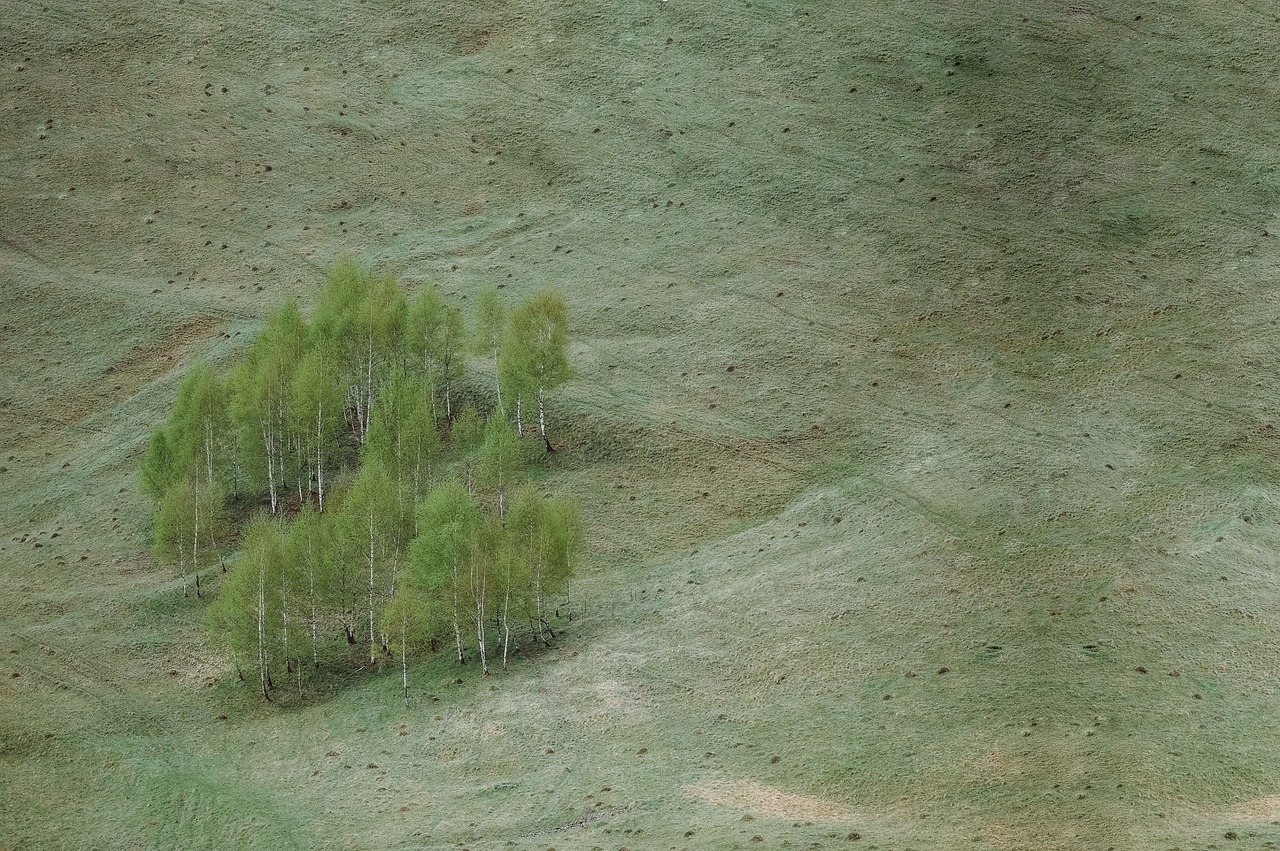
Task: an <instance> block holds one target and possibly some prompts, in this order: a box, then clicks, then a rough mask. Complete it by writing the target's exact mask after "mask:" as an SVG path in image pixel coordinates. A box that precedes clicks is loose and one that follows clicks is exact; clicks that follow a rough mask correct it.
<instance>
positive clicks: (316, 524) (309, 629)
mask: <svg viewBox="0 0 1280 851" xmlns="http://www.w3.org/2000/svg"><path fill="white" fill-rule="evenodd" d="M286 546H287V558H288V561H289V563H290V564H291V565H292V566H293V568H294V570H295V572H296V577H297V578H296V580H295V582H296V586H297V591H298V599H299V600H300V602H301V605H300V607H299V608H300V614H301V616H302V618H303V620H304V629H305V633H306V635H307V636H308V638H309V639H310V645H311V664H312V667H315V668H319V667H320V625H321V622H322V620H323V618H324V615H325V612H326V611H327V610H328V609H330V608H332V607H336V605H340V602H341V600H340V598H339V597H338V595H337V594H336V593H335V591H336V588H335V585H336V583H335V581H334V575H333V553H334V549H335V547H334V539H333V525H332V524H331V523H329V522H326V520H325V519H324V518H323V517H321V515H320V514H319V513H317V512H316V511H315V510H314V509H313V508H312V507H311V506H310V505H304V506H303V507H302V510H301V511H300V512H298V516H297V518H296V519H295V520H294V521H293V523H292V524H290V526H289V535H288V541H287V544H286Z"/></svg>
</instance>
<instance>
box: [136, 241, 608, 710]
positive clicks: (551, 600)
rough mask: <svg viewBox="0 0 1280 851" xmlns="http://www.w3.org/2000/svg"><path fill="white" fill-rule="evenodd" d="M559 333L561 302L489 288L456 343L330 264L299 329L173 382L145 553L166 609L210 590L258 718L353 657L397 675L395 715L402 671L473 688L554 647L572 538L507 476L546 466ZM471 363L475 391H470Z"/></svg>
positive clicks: (429, 294) (427, 309) (448, 308)
mask: <svg viewBox="0 0 1280 851" xmlns="http://www.w3.org/2000/svg"><path fill="white" fill-rule="evenodd" d="M567 325H568V309H567V306H566V305H565V302H564V299H563V298H562V297H561V296H559V295H558V294H557V293H554V292H550V291H545V292H540V293H536V294H534V295H533V296H531V297H529V298H528V299H526V300H525V301H523V302H521V303H520V304H518V305H515V306H514V307H513V308H511V309H510V310H508V307H507V305H506V304H504V302H503V300H502V298H501V297H500V295H499V293H498V291H497V290H496V289H492V290H489V291H486V292H484V293H482V294H481V296H480V297H479V298H478V299H477V310H476V317H475V322H474V325H473V327H472V329H471V330H470V332H469V331H468V329H467V327H466V323H465V322H464V320H463V316H462V312H461V310H460V309H459V308H458V307H457V306H456V305H454V304H452V303H450V302H449V301H447V300H446V299H444V298H443V297H442V296H441V295H440V294H439V293H438V292H437V291H436V289H434V288H433V287H431V286H424V287H423V288H422V289H421V290H420V291H419V292H418V294H417V295H416V296H415V297H414V298H413V299H412V301H407V300H406V299H405V296H404V293H403V292H402V290H401V288H400V286H399V284H398V283H397V282H396V281H395V280H394V279H393V278H391V277H388V276H380V275H376V274H373V273H371V272H369V271H367V270H365V269H362V268H361V267H359V266H358V265H357V264H355V263H354V262H353V261H350V260H347V261H342V262H340V263H338V264H337V265H336V266H335V267H334V269H333V270H332V271H331V272H330V273H329V275H328V277H327V279H326V281H325V283H324V286H323V288H322V290H321V292H320V293H319V294H318V297H317V299H316V304H315V308H314V311H313V312H312V315H311V317H310V320H308V319H307V318H306V317H304V316H303V315H302V313H301V311H300V310H299V308H298V306H297V304H296V303H295V302H293V301H289V302H286V303H285V304H284V305H282V306H281V307H280V308H279V309H277V310H276V311H275V312H274V313H272V314H271V315H270V316H269V317H268V318H267V320H266V323H265V325H264V327H263V328H262V330H261V332H260V333H259V334H258V336H257V337H256V338H255V339H254V340H253V342H252V343H251V345H250V346H249V347H248V349H247V350H246V351H245V352H244V354H243V355H242V356H241V357H240V358H239V359H238V360H237V361H236V362H235V363H234V365H233V366H232V367H231V368H230V370H228V371H227V373H226V374H225V375H219V373H218V372H217V371H216V370H215V369H214V368H213V367H211V366H208V365H201V366H197V367H195V368H194V369H192V370H191V371H190V372H189V373H188V374H187V375H186V376H185V377H184V378H183V380H182V382H181V384H180V386H179V388H178V397H177V401H176V402H175V404H174V406H173V408H172V410H171V412H170V414H169V417H168V419H167V421H166V422H165V423H164V424H163V425H161V426H159V427H158V428H156V429H155V431H154V432H153V434H152V435H151V439H150V442H149V444H148V448H147V453H146V456H145V458H144V459H143V461H142V464H141V469H140V480H141V484H142V487H143V489H144V491H145V492H146V493H147V494H148V495H150V496H151V497H152V499H153V500H154V501H155V547H154V552H155V554H156V556H157V557H158V558H159V559H161V560H163V561H165V562H166V563H169V564H171V565H173V567H174V568H175V569H176V570H177V572H178V573H179V574H180V575H181V576H182V579H183V594H184V595H187V594H189V593H190V591H191V590H192V589H194V592H195V594H196V595H197V596H201V595H202V594H203V585H202V579H204V580H206V581H207V578H208V575H209V574H210V572H214V573H225V574H226V576H225V581H223V582H222V583H221V588H220V590H219V592H218V594H217V598H216V599H215V600H214V601H213V603H212V604H211V606H210V608H209V612H208V625H209V629H210V633H211V635H212V636H213V638H214V639H215V640H217V641H218V642H220V643H221V644H222V645H224V646H225V647H226V648H227V649H228V650H229V651H230V653H231V654H232V656H233V657H234V659H235V660H236V666H237V669H238V670H239V671H240V674H241V677H242V678H247V679H248V678H251V679H253V680H255V681H256V684H257V686H258V688H259V690H260V691H261V693H262V696H263V698H265V699H267V700H271V699H272V696H273V693H274V692H275V690H277V689H280V688H285V687H290V688H296V689H297V692H298V693H299V694H301V693H302V692H303V690H304V688H306V685H307V682H308V681H309V680H310V679H311V678H312V677H314V676H316V673H315V672H317V671H319V670H321V669H322V668H323V667H324V664H323V663H324V662H326V661H336V660H340V659H341V660H345V659H355V658H360V659H363V662H362V663H361V665H362V666H363V665H367V666H370V667H376V666H380V665H383V664H391V663H392V662H394V663H396V664H398V665H399V666H400V669H401V672H402V676H403V683H404V694H405V700H406V701H407V700H408V695H409V679H408V670H409V663H410V660H411V659H412V658H413V657H414V655H415V654H419V653H421V652H426V651H441V650H446V649H447V651H446V652H449V653H450V654H451V655H453V656H455V657H456V659H457V661H458V662H459V663H466V662H467V661H469V660H471V659H474V660H476V661H478V663H479V666H480V670H481V672H482V673H484V674H488V673H489V670H490V668H491V667H492V666H494V665H497V664H500V665H501V666H502V667H503V668H505V667H506V666H507V664H508V661H509V659H510V657H511V653H512V651H513V650H514V649H516V648H517V647H518V645H519V642H520V641H521V640H522V639H523V640H527V641H542V642H549V641H550V640H551V639H552V638H554V637H555V633H554V631H553V621H554V619H553V617H552V612H553V611H554V610H555V608H556V605H557V602H558V601H560V600H562V599H564V598H565V597H566V595H567V592H568V579H569V576H570V573H571V572H572V568H573V562H574V559H575V557H576V554H577V553H578V551H579V550H580V548H581V546H582V538H583V532H582V524H581V521H580V518H579V512H578V508H577V505H576V503H575V502H573V501H572V500H570V499H567V498H563V497H559V498H553V497H551V496H550V495H549V494H544V493H542V492H541V491H540V490H538V489H536V488H534V487H533V485H532V484H531V483H530V482H529V481H528V479H527V476H525V475H524V474H523V472H522V471H523V469H524V467H525V459H526V458H528V457H530V456H532V455H537V454H540V453H541V452H542V451H544V450H545V451H546V452H551V451H553V448H552V444H551V440H550V437H549V434H548V428H547V416H546V411H547V407H546V406H547V395H548V393H549V392H550V391H551V390H553V389H554V388H555V387H557V386H558V385H560V384H561V383H563V382H564V381H566V380H568V379H569V378H570V377H571V376H572V371H571V369H570V367H569V363H568V358H567V355H566V339H567ZM469 355H479V356H480V357H481V360H480V361H479V362H478V363H477V364H476V366H477V367H478V370H474V371H480V372H484V371H488V372H489V377H488V378H487V379H485V380H483V381H481V382H475V381H469V380H468V378H469V375H470V373H469V372H468V369H469V366H468V362H467V358H468V356H469ZM480 400H487V401H480ZM482 409H483V410H482ZM535 411H536V416H537V426H536V430H535V428H534V426H533V425H532V423H531V422H526V421H527V420H531V419H532V417H533V412H535ZM526 436H527V437H529V438H531V439H534V440H537V441H540V442H541V447H540V448H537V449H534V448H533V447H534V445H536V444H531V443H530V442H529V441H527V440H524V439H523V438H525V437H526ZM233 517H241V518H244V520H243V522H242V523H240V524H237V523H235V522H233V520H232V518H233ZM233 545H234V546H236V547H238V548H237V549H236V550H235V552H234V553H233V552H232V548H233Z"/></svg>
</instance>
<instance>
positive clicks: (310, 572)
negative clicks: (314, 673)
mask: <svg viewBox="0 0 1280 851" xmlns="http://www.w3.org/2000/svg"><path fill="white" fill-rule="evenodd" d="M311 546H312V545H311V542H310V541H308V542H307V551H308V552H307V554H308V556H309V558H308V561H307V578H308V579H309V580H310V584H311V664H312V666H314V667H316V668H319V667H320V649H319V647H318V644H319V641H318V636H317V635H316V632H317V629H318V625H319V618H317V617H316V563H315V560H314V559H315V553H314V551H313V550H312V549H311Z"/></svg>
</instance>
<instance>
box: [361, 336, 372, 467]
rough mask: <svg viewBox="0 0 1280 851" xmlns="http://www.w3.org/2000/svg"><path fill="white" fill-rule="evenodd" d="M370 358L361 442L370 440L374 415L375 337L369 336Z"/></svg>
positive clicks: (366, 374) (365, 383)
mask: <svg viewBox="0 0 1280 851" xmlns="http://www.w3.org/2000/svg"><path fill="white" fill-rule="evenodd" d="M368 342H369V357H368V360H367V361H366V369H365V380H364V396H365V406H364V423H363V424H362V425H361V427H360V442H361V443H364V442H365V441H366V440H368V439H369V418H370V417H371V416H372V414H373V336H372V335H370V336H369V341H368Z"/></svg>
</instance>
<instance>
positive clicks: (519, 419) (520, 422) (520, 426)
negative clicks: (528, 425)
mask: <svg viewBox="0 0 1280 851" xmlns="http://www.w3.org/2000/svg"><path fill="white" fill-rule="evenodd" d="M522 401H523V400H522V399H521V398H520V397H519V396H517V397H516V437H524V414H523V412H522V411H523V407H524V406H523V404H521V403H522Z"/></svg>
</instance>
